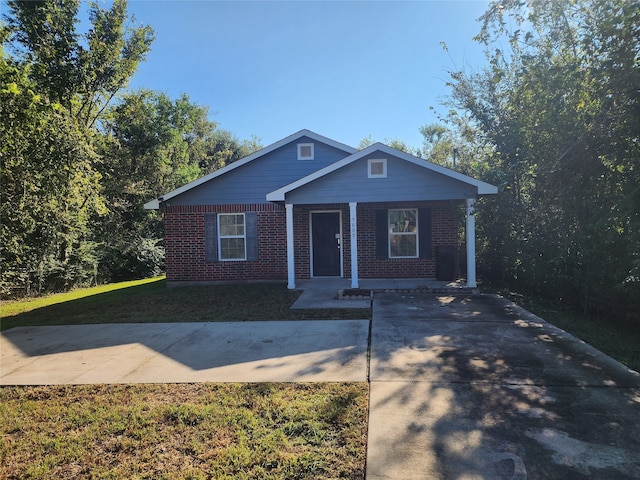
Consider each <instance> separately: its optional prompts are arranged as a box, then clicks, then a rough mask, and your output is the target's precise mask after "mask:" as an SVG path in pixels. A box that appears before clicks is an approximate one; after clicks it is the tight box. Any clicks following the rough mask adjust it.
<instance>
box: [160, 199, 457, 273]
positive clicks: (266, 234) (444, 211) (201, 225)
mask: <svg viewBox="0 0 640 480" xmlns="http://www.w3.org/2000/svg"><path fill="white" fill-rule="evenodd" d="M461 204H462V203H461V202H456V201H425V202H395V203H366V204H359V205H358V207H357V216H358V218H357V223H358V271H359V277H360V278H418V277H435V276H436V249H437V247H438V246H453V247H455V248H454V251H455V265H456V272H455V274H456V276H459V275H460V271H459V270H460V269H459V258H458V256H459V248H458V247H459V245H460V228H461V225H462V222H463V220H464V219H463V216H462V214H461V209H460V205H461ZM424 207H428V208H430V209H431V220H432V245H431V248H432V255H431V258H393V259H377V258H376V250H375V248H376V247H375V242H376V237H375V212H376V210H377V209H381V208H424ZM249 211H253V212H257V215H258V260H257V261H206V260H205V214H206V213H244V212H249ZM312 211H340V212H341V217H342V270H343V276H344V277H350V276H351V244H350V236H349V205H347V204H326V205H296V206H295V207H294V217H293V220H294V244H295V252H296V253H295V275H296V278H298V279H305V278H309V277H310V276H311V266H310V263H311V250H310V220H309V219H310V213H311V212H312ZM164 227H165V249H166V268H167V279H168V280H169V281H170V282H192V281H219V282H228V281H251V280H281V281H286V279H287V251H286V238H287V236H286V218H285V208H284V206H282V205H278V204H272V203H270V204H251V205H200V206H165V207H164Z"/></svg>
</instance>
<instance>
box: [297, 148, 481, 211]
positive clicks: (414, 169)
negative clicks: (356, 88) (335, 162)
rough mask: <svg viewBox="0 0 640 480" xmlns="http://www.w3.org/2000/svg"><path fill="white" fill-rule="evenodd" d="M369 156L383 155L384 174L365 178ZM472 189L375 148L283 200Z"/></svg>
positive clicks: (446, 194) (421, 195)
mask: <svg viewBox="0 0 640 480" xmlns="http://www.w3.org/2000/svg"><path fill="white" fill-rule="evenodd" d="M370 158H376V159H380V158H387V177H386V178H368V175H367V168H368V167H367V160H368V159H370ZM476 193H477V192H476V189H475V187H473V186H472V185H468V184H465V183H463V182H460V181H457V180H454V179H452V178H449V177H446V176H444V175H441V174H439V173H436V172H433V171H430V170H427V169H425V168H423V167H420V166H418V165H414V164H412V163H410V162H406V161H404V160H401V159H399V158H395V157H391V156H388V155H382V154H380V152H377V153H373V154H372V155H370V156H367V157H364V158H361V159H359V160H356V161H355V162H353V163H351V164H349V165H346V166H345V167H342V168H340V169H338V170H336V171H334V172H331V173H330V174H328V175H325V176H324V177H321V178H319V179H317V180H315V181H313V182H311V183H308V184H306V185H304V186H302V187H300V188H298V189H296V190H293V191H291V192H289V193H287V196H286V201H287V203H290V202H291V203H295V204H312V203H323V202H331V203H346V202H376V201H385V202H393V201H418V200H457V199H460V200H462V199H464V198H466V197H469V196H473V195H475V194H476Z"/></svg>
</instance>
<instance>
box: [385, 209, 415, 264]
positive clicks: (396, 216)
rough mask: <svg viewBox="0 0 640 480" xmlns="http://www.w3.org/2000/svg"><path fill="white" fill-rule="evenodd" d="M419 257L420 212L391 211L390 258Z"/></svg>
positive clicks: (409, 210) (412, 210)
mask: <svg viewBox="0 0 640 480" xmlns="http://www.w3.org/2000/svg"><path fill="white" fill-rule="evenodd" d="M417 256H418V211H417V210H416V209H408V210H389V258H415V257H417Z"/></svg>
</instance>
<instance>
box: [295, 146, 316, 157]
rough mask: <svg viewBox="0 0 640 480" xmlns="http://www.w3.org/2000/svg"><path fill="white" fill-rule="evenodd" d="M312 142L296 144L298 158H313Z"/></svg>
mask: <svg viewBox="0 0 640 480" xmlns="http://www.w3.org/2000/svg"><path fill="white" fill-rule="evenodd" d="M313 150H314V148H313V143H299V144H298V160H313V156H314V151H313Z"/></svg>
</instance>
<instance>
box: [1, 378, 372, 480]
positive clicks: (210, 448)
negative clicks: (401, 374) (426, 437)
mask: <svg viewBox="0 0 640 480" xmlns="http://www.w3.org/2000/svg"><path fill="white" fill-rule="evenodd" d="M367 407H368V385H367V384H366V383H356V384H342V383H324V384H268V383H266V384H179V385H93V386H56V387H3V388H0V478H16V479H17V478H21V479H22V478H43V479H45V478H46V479H54V478H55V479H64V478H114V479H116V478H130V479H135V478H148V479H187V478H189V479H205V478H218V479H249V478H252V479H253V478H260V479H283V478H290V479H293V478H308V479H325V478H348V479H362V478H364V468H365V467H364V466H365V458H366V432H367Z"/></svg>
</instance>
